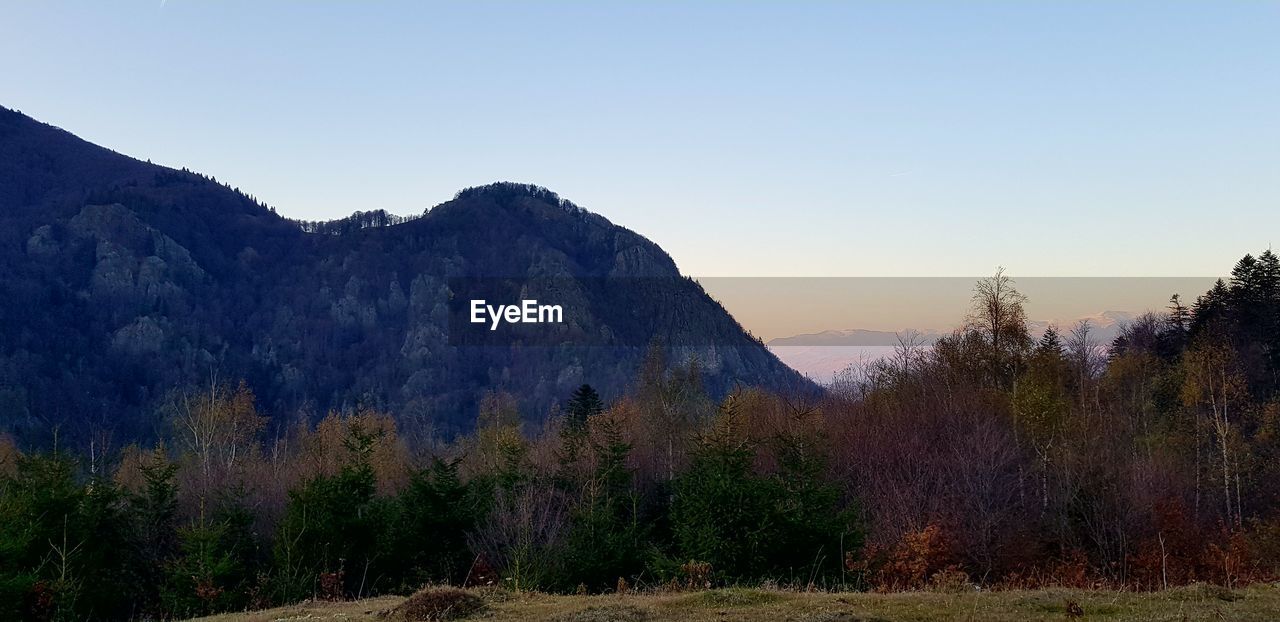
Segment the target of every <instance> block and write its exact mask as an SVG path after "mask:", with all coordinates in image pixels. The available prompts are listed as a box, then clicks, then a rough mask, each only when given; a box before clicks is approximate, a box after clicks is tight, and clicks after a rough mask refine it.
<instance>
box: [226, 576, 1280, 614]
mask: <svg viewBox="0 0 1280 622" xmlns="http://www.w3.org/2000/svg"><path fill="white" fill-rule="evenodd" d="M475 593H476V594H478V595H481V597H482V598H484V600H485V601H486V602H487V603H488V607H487V608H486V609H485V610H483V611H481V612H479V613H476V614H474V615H472V616H471V617H469V618H467V619H469V620H503V621H506V620H510V621H515V620H531V621H537V620H543V621H547V622H664V621H676V620H680V621H684V620H691V621H695V622H699V621H703V622H711V621H716V622H721V621H724V620H742V621H746V622H766V621H768V622H774V621H780V622H871V621H877V620H879V621H886V620H887V621H895V622H898V621H921V620H974V621H978V620H981V621H988V620H989V621H993V622H1021V621H1023V620H1054V621H1062V620H1071V619H1082V620H1135V621H1137V620H1141V621H1144V622H1147V621H1150V622H1156V621H1170V622H1181V621H1183V620H1241V621H1254V620H1256V621H1259V622H1263V621H1266V622H1270V621H1272V620H1276V619H1277V617H1278V616H1280V586H1278V585H1257V586H1253V587H1249V588H1246V589H1241V590H1225V589H1222V588H1216V587H1210V586H1192V587H1185V588H1178V589H1172V590H1168V591H1165V592H1156V593H1130V592H1108V591H1088V590H1066V589H1062V590H1037V591H1007V592H977V591H974V592H970V593H962V594H959V593H935V592H908V593H897V594H864V593H797V592H785V591H771V590H752V589H730V590H710V591H705V592H691V593H659V594H644V593H631V594H625V595H601V596H558V595H549V594H536V593H526V594H516V595H503V596H502V597H495V595H494V594H484V593H481V592H475ZM403 600H404V599H402V598H395V597H385V598H377V599H372V600H364V601H358V602H350V603H311V604H302V605H296V606H292V607H281V608H278V609H271V610H268V611H258V612H251V613H243V614H227V615H222V616H215V617H213V618H206V619H205V620H207V621H208V622H214V621H216V622H286V621H291V620H361V621H365V620H367V621H370V622H372V621H375V620H385V619H386V618H384V617H382V614H383V612H388V611H391V610H392V609H394V608H395V607H396V606H397V605H399V604H400V603H401V602H403ZM1073 603H1074V604H1075V605H1077V606H1078V608H1079V609H1078V611H1082V612H1083V616H1082V617H1080V618H1074V617H1071V615H1070V614H1068V612H1067V610H1068V607H1069V606H1070V605H1071V604H1073Z"/></svg>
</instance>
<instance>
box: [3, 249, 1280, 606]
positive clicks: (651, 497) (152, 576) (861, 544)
mask: <svg viewBox="0 0 1280 622" xmlns="http://www.w3.org/2000/svg"><path fill="white" fill-rule="evenodd" d="M1277 263H1278V262H1277V259H1276V257H1275V256H1274V255H1273V254H1272V253H1271V252H1270V251H1267V252H1264V253H1263V254H1262V255H1260V256H1259V257H1257V258H1254V257H1252V256H1246V257H1245V258H1244V259H1242V260H1241V262H1239V263H1238V264H1237V266H1236V268H1235V270H1233V273H1232V277H1231V279H1229V280H1224V281H1220V282H1219V283H1217V284H1215V286H1214V287H1213V289H1212V290H1211V291H1209V292H1206V293H1205V294H1204V295H1202V296H1200V297H1198V298H1197V299H1196V300H1195V301H1194V303H1193V304H1192V305H1190V306H1185V305H1184V304H1183V303H1182V301H1181V299H1180V298H1179V297H1176V296H1175V297H1174V299H1173V300H1172V301H1171V303H1170V305H1169V308H1168V310H1167V311H1166V312H1163V313H1158V314H1157V313H1152V314H1148V315H1145V316H1142V317H1140V318H1138V319H1137V320H1135V321H1134V322H1132V323H1131V324H1130V325H1128V326H1126V327H1125V328H1124V330H1123V331H1122V332H1121V335H1120V336H1119V337H1118V338H1117V339H1116V340H1115V342H1114V343H1111V344H1099V343H1097V342H1096V341H1095V340H1094V339H1092V338H1091V336H1090V329H1089V326H1088V325H1087V324H1081V325H1078V326H1075V327H1070V328H1067V329H1065V330H1061V331H1060V330H1059V329H1056V328H1052V329H1050V330H1049V331H1047V332H1046V333H1045V334H1044V336H1043V337H1042V338H1040V339H1038V340H1037V339H1033V338H1032V336H1031V334H1030V333H1029V331H1028V328H1027V321H1026V313H1025V310H1024V304H1025V302H1026V299H1025V297H1024V296H1022V294H1020V293H1019V292H1018V291H1017V288H1016V283H1015V282H1014V281H1013V280H1012V279H1010V278H1009V277H1008V276H1006V275H1005V274H1004V273H1003V272H997V273H996V274H995V275H994V276H993V277H991V278H988V279H983V280H982V281H980V282H979V283H978V284H977V286H976V288H975V294H974V299H973V305H972V311H971V313H970V315H969V316H968V317H967V318H966V320H965V322H964V324H963V326H962V327H961V328H959V329H958V330H956V331H955V332H954V333H953V334H951V335H950V336H947V337H945V338H943V339H941V340H939V341H938V342H937V343H936V344H935V345H934V346H932V347H930V348H923V347H919V346H917V345H915V344H912V343H910V342H907V341H904V343H902V344H901V346H900V347H899V348H898V349H897V352H896V353H895V355H894V356H892V357H890V358H888V359H885V360H882V361H879V362H877V363H876V364H874V365H871V366H868V367H865V368H859V369H856V370H850V372H848V373H847V374H845V375H844V376H843V377H842V378H841V379H840V381H839V382H837V383H836V385H835V386H833V387H832V388H831V390H830V391H828V393H827V394H826V395H824V396H820V397H814V396H791V395H778V394H773V393H769V392H765V391H762V390H758V389H753V388H747V387H743V388H739V389H738V390H736V391H734V392H732V393H731V394H730V395H729V396H728V397H727V398H725V399H724V400H721V401H719V402H715V401H713V400H711V399H710V398H709V397H708V394H707V392H706V391H705V390H704V388H703V386H702V382H701V375H700V369H699V365H698V363H697V360H696V359H691V360H685V361H668V360H667V359H666V355H665V353H664V351H663V350H662V349H660V348H654V349H653V350H652V351H651V352H650V354H649V355H648V357H646V359H645V361H644V363H643V365H642V367H641V369H640V370H639V372H638V374H637V378H636V379H635V381H634V383H633V386H632V388H631V390H630V391H628V392H627V393H626V394H625V395H622V396H620V397H618V398H617V399H615V400H613V401H612V402H611V403H607V404H606V403H605V402H604V401H603V400H602V399H601V398H600V396H599V395H598V394H596V392H595V391H594V390H593V389H592V388H591V387H590V386H586V385H584V386H582V387H581V388H579V389H578V390H577V391H576V392H574V394H573V395H571V396H565V402H564V404H563V405H562V406H561V407H559V408H557V409H555V410H554V411H553V412H552V413H550V414H549V415H548V416H547V417H546V421H545V424H544V425H541V426H539V427H538V428H537V429H531V428H529V427H528V426H527V425H526V423H525V422H526V421H528V420H529V417H527V416H525V415H527V413H521V412H520V408H519V406H518V404H519V400H517V398H516V396H513V395H510V394H508V393H504V392H501V391H491V392H489V393H487V394H485V396H484V397H483V399H482V400H481V404H480V408H479V412H480V416H479V420H478V421H477V424H476V428H475V431H474V432H473V433H471V434H468V435H464V436H460V437H457V438H454V439H451V440H447V441H446V440H443V439H435V438H430V437H426V438H423V435H421V434H418V431H414V433H413V434H409V432H410V431H409V430H399V429H397V426H396V418H395V417H394V416H392V415H391V414H389V413H384V412H378V411H375V410H371V409H357V410H354V411H352V412H334V413H331V414H329V415H328V416H326V417H325V418H323V419H322V420H320V421H318V422H315V423H311V422H307V421H302V422H299V423H297V424H296V425H294V426H292V427H289V426H274V427H269V426H267V425H266V423H267V420H266V418H265V417H264V416H263V415H262V413H261V412H259V409H258V406H257V404H256V400H255V397H254V394H253V392H252V390H251V388H250V387H248V386H246V385H244V384H243V383H242V384H240V385H223V384H218V383H211V384H210V386H208V387H204V388H202V389H198V390H197V389H190V390H183V391H175V392H174V393H173V394H172V395H171V396H170V398H169V399H168V400H167V401H166V406H165V407H164V408H163V412H162V413H161V415H162V416H161V419H162V420H163V421H164V426H165V429H166V433H165V434H163V441H162V442H160V443H157V444H156V445H155V446H153V447H138V446H129V447H124V448H121V449H116V448H112V447H111V446H110V443H108V442H106V441H105V440H104V441H103V442H100V443H98V442H95V443H92V444H90V445H89V446H88V448H87V450H86V451H77V452H71V451H67V450H66V449H63V448H59V447H57V446H56V445H55V446H54V447H53V448H52V449H50V450H48V451H42V452H26V453H24V452H23V451H21V450H20V448H18V447H15V446H14V445H13V444H12V443H0V617H3V618H5V619H39V620H52V619H85V618H87V617H91V618H95V619H97V618H103V619H112V618H171V617H183V616H190V615H196V614H204V613H212V612H217V611H230V610H239V609H245V608H257V607H263V606H267V605H271V604H278V603H288V602H295V601H298V600H301V599H305V598H329V599H345V598H359V597H365V596H369V595H375V594H384V593H406V592H411V591H413V590H415V589H417V588H418V587H421V586H422V585H423V584H427V583H449V584H454V585H471V586H492V587H497V588H504V589H511V590H547V591H558V592H605V591H625V590H629V589H701V588H706V587H711V586H717V585H726V584H770V585H778V586H782V587H791V588H796V589H870V590H884V591H888V590H904V589H936V588H941V589H950V588H953V587H956V586H970V585H982V586H988V587H996V588H999V587H1040V586H1047V585H1059V586H1074V587H1086V586H1105V587H1113V588H1124V589H1147V590H1150V589H1161V588H1165V587H1169V586H1173V585H1182V584H1186V583H1190V582H1195V581H1208V582H1213V583H1218V584H1221V585H1224V586H1228V587H1234V586H1237V585H1242V584H1246V583H1249V582H1254V581H1263V580H1274V578H1275V577H1276V576H1277V570H1280V515H1278V514H1277V509H1278V508H1280V503H1277V502H1278V501H1280V498H1278V496H1277V495H1280V477H1278V476H1280V473H1278V472H1277V470H1278V469H1280V460H1277V458H1278V457H1280V456H1278V455H1277V454H1278V452H1280V438H1278V437H1277V431H1278V430H1277V427H1278V425H1280V399H1278V395H1277V388H1280V386H1278V384H1277V382H1278V380H1280V356H1277V353H1280V269H1278V268H1277ZM269 430H272V431H271V432H270V435H268V431H269ZM410 438H412V442H410Z"/></svg>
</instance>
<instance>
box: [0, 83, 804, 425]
mask: <svg viewBox="0 0 1280 622" xmlns="http://www.w3.org/2000/svg"><path fill="white" fill-rule="evenodd" d="M383 225H386V226H383ZM304 229H306V231H304ZM466 277H513V278H517V279H540V280H541V281H540V282H543V283H547V282H553V283H556V284H559V285H557V287H558V288H559V290H560V291H558V292H557V294H558V295H560V296H561V297H563V299H565V300H569V301H574V302H577V303H580V305H579V307H577V308H575V313H574V314H573V315H572V321H571V322H570V326H568V327H566V329H565V330H569V331H571V332H572V333H573V334H574V335H577V336H578V340H577V341H574V342H573V343H578V344H579V345H580V346H581V344H589V345H586V346H581V347H577V346H575V347H555V346H553V345H545V344H543V345H538V346H532V347H521V346H519V345H508V346H505V347H504V346H492V345H491V346H486V347H458V346H457V345H456V343H451V342H450V339H449V306H448V305H449V301H450V296H451V295H455V294H457V292H453V291H451V289H450V286H451V283H453V282H455V281H456V279H459V278H466ZM635 277H643V278H640V279H636V278H635ZM619 282H626V283H643V284H644V285H643V286H637V287H638V288H640V289H644V290H645V291H636V290H628V291H630V292H631V293H630V294H629V295H623V294H620V293H618V292H617V291H611V289H613V290H616V289H617V288H616V284H617V283H619ZM0 325H2V326H3V331H2V332H0V431H8V432H12V433H15V434H16V435H17V436H18V437H19V438H20V439H27V440H29V441H32V442H37V443H44V442H47V441H48V440H49V435H50V433H51V431H52V430H53V429H55V428H57V429H60V430H61V433H62V434H64V435H70V436H80V435H84V434H88V433H90V432H101V431H112V432H113V433H115V434H118V435H121V436H124V437H126V438H134V437H146V436H150V435H153V434H154V433H155V432H157V431H158V430H157V428H158V426H159V425H160V424H158V423H157V421H159V416H160V415H159V410H160V409H161V406H162V404H163V402H164V400H165V398H166V396H167V395H168V394H170V393H171V392H172V391H173V390H174V389H177V388H181V387H192V386H200V385H205V384H208V383H209V382H211V381H212V380H217V381H229V382H235V381H237V380H239V379H243V380H245V381H246V382H247V383H248V384H249V386H250V387H251V388H252V389H253V390H254V391H255V393H256V394H257V395H258V398H259V401H260V404H261V406H262V407H263V409H264V410H265V411H266V412H268V413H269V414H271V415H272V416H273V417H274V418H275V419H276V421H284V420H288V419H290V418H292V417H295V416H300V415H301V416H315V415H318V414H323V413H324V412H325V411H327V410H329V409H349V408H355V407H358V406H361V405H365V406H372V407H377V408H383V409H387V410H389V411H391V412H393V413H395V414H396V416H397V417H399V418H401V420H402V421H403V422H404V423H405V424H407V425H414V426H429V427H430V428H432V429H434V430H436V431H438V432H443V433H451V432H452V431H456V430H465V429H468V428H470V427H471V425H472V424H473V421H474V418H475V416H476V404H477V402H478V400H479V398H480V396H481V395H482V394H483V393H484V392H486V391H490V390H493V391H506V392H509V393H511V394H512V395H514V396H515V397H516V398H517V400H518V401H519V403H520V404H521V406H522V410H523V412H524V414H525V416H526V418H530V419H535V420H536V419H540V418H541V417H542V416H543V414H545V412H546V411H547V409H549V408H550V407H551V406H552V405H553V404H555V403H558V402H560V401H562V400H563V399H564V398H565V397H566V396H567V395H568V394H569V393H570V392H571V391H572V389H573V388H574V387H576V386H578V385H579V384H581V383H583V382H587V383H590V384H592V385H594V386H596V387H597V388H599V389H600V390H601V392H602V393H604V394H605V395H606V396H610V395H616V394H618V393H620V392H621V391H623V390H625V389H626V387H627V386H628V385H629V383H631V382H632V381H633V380H634V378H635V375H636V373H637V371H638V369H639V367H640V364H641V361H642V359H643V358H644V356H645V353H646V351H647V350H648V349H649V347H648V346H649V343H648V340H646V339H645V337H646V336H647V335H649V336H653V337H655V338H659V337H660V338H661V339H662V340H663V341H661V343H667V344H668V347H666V348H665V350H666V354H667V360H670V361H683V360H685V359H687V358H688V357H690V356H696V357H697V359H698V360H699V362H700V364H701V366H702V371H703V380H704V382H705V383H706V384H707V387H708V388H709V389H710V390H711V391H712V392H713V393H720V392H723V391H725V390H727V389H728V388H729V387H731V386H733V385H734V384H737V383H741V384H747V385H763V386H767V387H772V388H782V387H794V386H797V385H804V384H805V382H804V381H803V380H802V379H800V378H799V376H798V375H797V374H795V372H793V371H791V370H790V369H788V368H786V367H785V366H784V365H782V364H781V363H780V362H779V361H778V360H777V359H776V358H775V357H773V356H772V355H771V354H770V353H768V351H767V350H765V348H764V347H763V346H761V345H760V344H759V343H758V341H757V340H755V339H754V338H752V337H751V336H750V335H748V334H747V333H745V331H743V330H742V329H741V327H740V326H739V325H738V324H737V323H736V322H735V321H734V320H733V318H732V317H731V316H729V314H728V313H727V312H725V311H724V309H723V308H722V307H721V306H720V305H719V304H718V303H716V302H715V301H713V300H712V299H711V298H709V297H708V296H707V295H706V294H705V293H704V292H703V291H702V288H701V287H700V286H699V285H698V284H697V283H695V282H693V281H691V280H688V279H685V278H682V277H680V275H679V271H678V270H677V268H676V266H675V263H674V262H673V261H672V260H671V258H670V257H669V256H667V255H666V253H664V252H663V251H662V249H661V248H659V247H658V246H657V245H656V244H654V243H652V242H650V241H649V240H647V239H645V238H643V237H642V236H640V235H638V234H636V233H633V232H631V231H629V230H627V229H624V228H622V227H619V226H616V225H613V224H612V223H610V222H609V221H608V220H606V219H605V218H603V217H602V216H599V215H596V214H593V213H590V212H587V211H586V210H583V209H581V208H579V207H577V206H575V205H573V204H571V203H569V202H567V201H563V200H561V199H560V198H559V197H558V196H557V195H555V194H554V193H552V192H550V191H548V190H545V189H542V188H538V187H534V186H526V185H518V184H506V183H504V184H494V185H491V186H485V187H481V188H473V189H468V190H466V191H463V192H460V193H459V194H458V196H457V197H456V198H454V199H453V200H451V201H448V202H446V203H444V204H442V205H439V206H437V207H435V208H433V209H431V210H429V211H428V212H427V213H426V214H425V215H423V216H422V217H419V218H415V219H407V220H401V219H391V218H388V217H386V215H385V214H380V213H379V214H370V213H364V214H358V215H357V216H355V217H353V218H352V219H348V220H346V221H342V222H336V223H323V224H321V225H319V226H317V224H316V223H299V222H296V221H291V220H288V219H286V218H283V217H281V216H279V215H277V214H276V213H275V212H274V211H273V210H271V209H269V208H267V207H266V206H264V205H262V204H261V203H259V202H257V201H256V200H254V199H253V198H251V197H249V196H247V195H245V194H243V193H241V192H239V191H238V190H236V189H232V188H230V187H227V186H225V185H223V184H220V183H218V182H217V181H216V180H215V179H212V178H207V177H204V176H202V175H198V174H195V173H191V172H188V171H185V170H184V171H178V170H173V169H169V168H165V167H161V166H157V165H153V164H150V163H147V162H141V161H138V160H135V159H132V158H129V157H126V156H123V155H121V154H118V153H115V152H113V151H110V150H108V149H104V148H101V147H98V146H95V145H92V144H89V143H87V142H84V141H82V140H80V139H79V138H76V137H75V136H73V135H71V134H69V133H67V132H64V131H62V130H60V129H58V128H54V127H51V126H48V125H45V124H42V123H39V122H37V121H34V120H32V119H30V118H29V117H26V116H24V115H22V114H21V113H18V112H16V111H12V110H7V109H0ZM673 339H674V341H673ZM682 344H683V346H684V347H676V346H679V345H682Z"/></svg>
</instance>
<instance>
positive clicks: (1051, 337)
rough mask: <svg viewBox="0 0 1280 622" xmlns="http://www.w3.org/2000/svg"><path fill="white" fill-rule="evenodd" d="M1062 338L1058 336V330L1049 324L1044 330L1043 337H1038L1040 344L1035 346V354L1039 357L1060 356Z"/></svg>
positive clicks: (1061, 352)
mask: <svg viewBox="0 0 1280 622" xmlns="http://www.w3.org/2000/svg"><path fill="white" fill-rule="evenodd" d="M1063 351H1064V350H1063V347H1062V336H1061V335H1059V334H1058V329H1057V328H1056V327H1055V326H1054V325H1053V324H1050V325H1049V328H1047V329H1045V331H1044V335H1043V336H1041V337H1040V343H1039V344H1037V345H1036V354H1040V355H1050V356H1052V355H1057V356H1059V357H1060V356H1062V354H1063Z"/></svg>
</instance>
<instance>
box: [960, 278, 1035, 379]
mask: <svg viewBox="0 0 1280 622" xmlns="http://www.w3.org/2000/svg"><path fill="white" fill-rule="evenodd" d="M1026 301H1027V297H1026V296H1024V295H1022V293H1021V292H1019V291H1018V290H1017V288H1016V287H1014V282H1013V279H1012V278H1010V277H1008V276H1006V275H1005V273H1004V268H998V269H997V270H996V273H995V274H994V275H992V276H990V277H988V278H985V279H981V280H979V281H978V282H977V285H976V286H975V288H974V293H973V302H972V308H971V309H970V312H969V317H968V319H967V321H966V326H967V328H968V329H969V330H972V331H974V332H976V333H978V334H979V335H980V336H981V337H982V338H983V340H984V341H985V343H986V346H987V352H986V358H987V361H986V364H987V367H988V373H989V374H990V377H991V380H992V381H993V382H995V384H996V385H997V386H1000V387H1007V386H1008V385H1009V384H1010V383H1012V381H1013V378H1014V377H1015V376H1016V374H1017V371H1018V368H1019V366H1020V365H1021V364H1022V359H1023V356H1024V355H1025V353H1026V351H1027V349H1028V348H1029V347H1030V346H1031V336H1030V335H1029V334H1028V332H1027V314H1026V310H1025V309H1024V308H1023V305H1024V304H1026Z"/></svg>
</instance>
